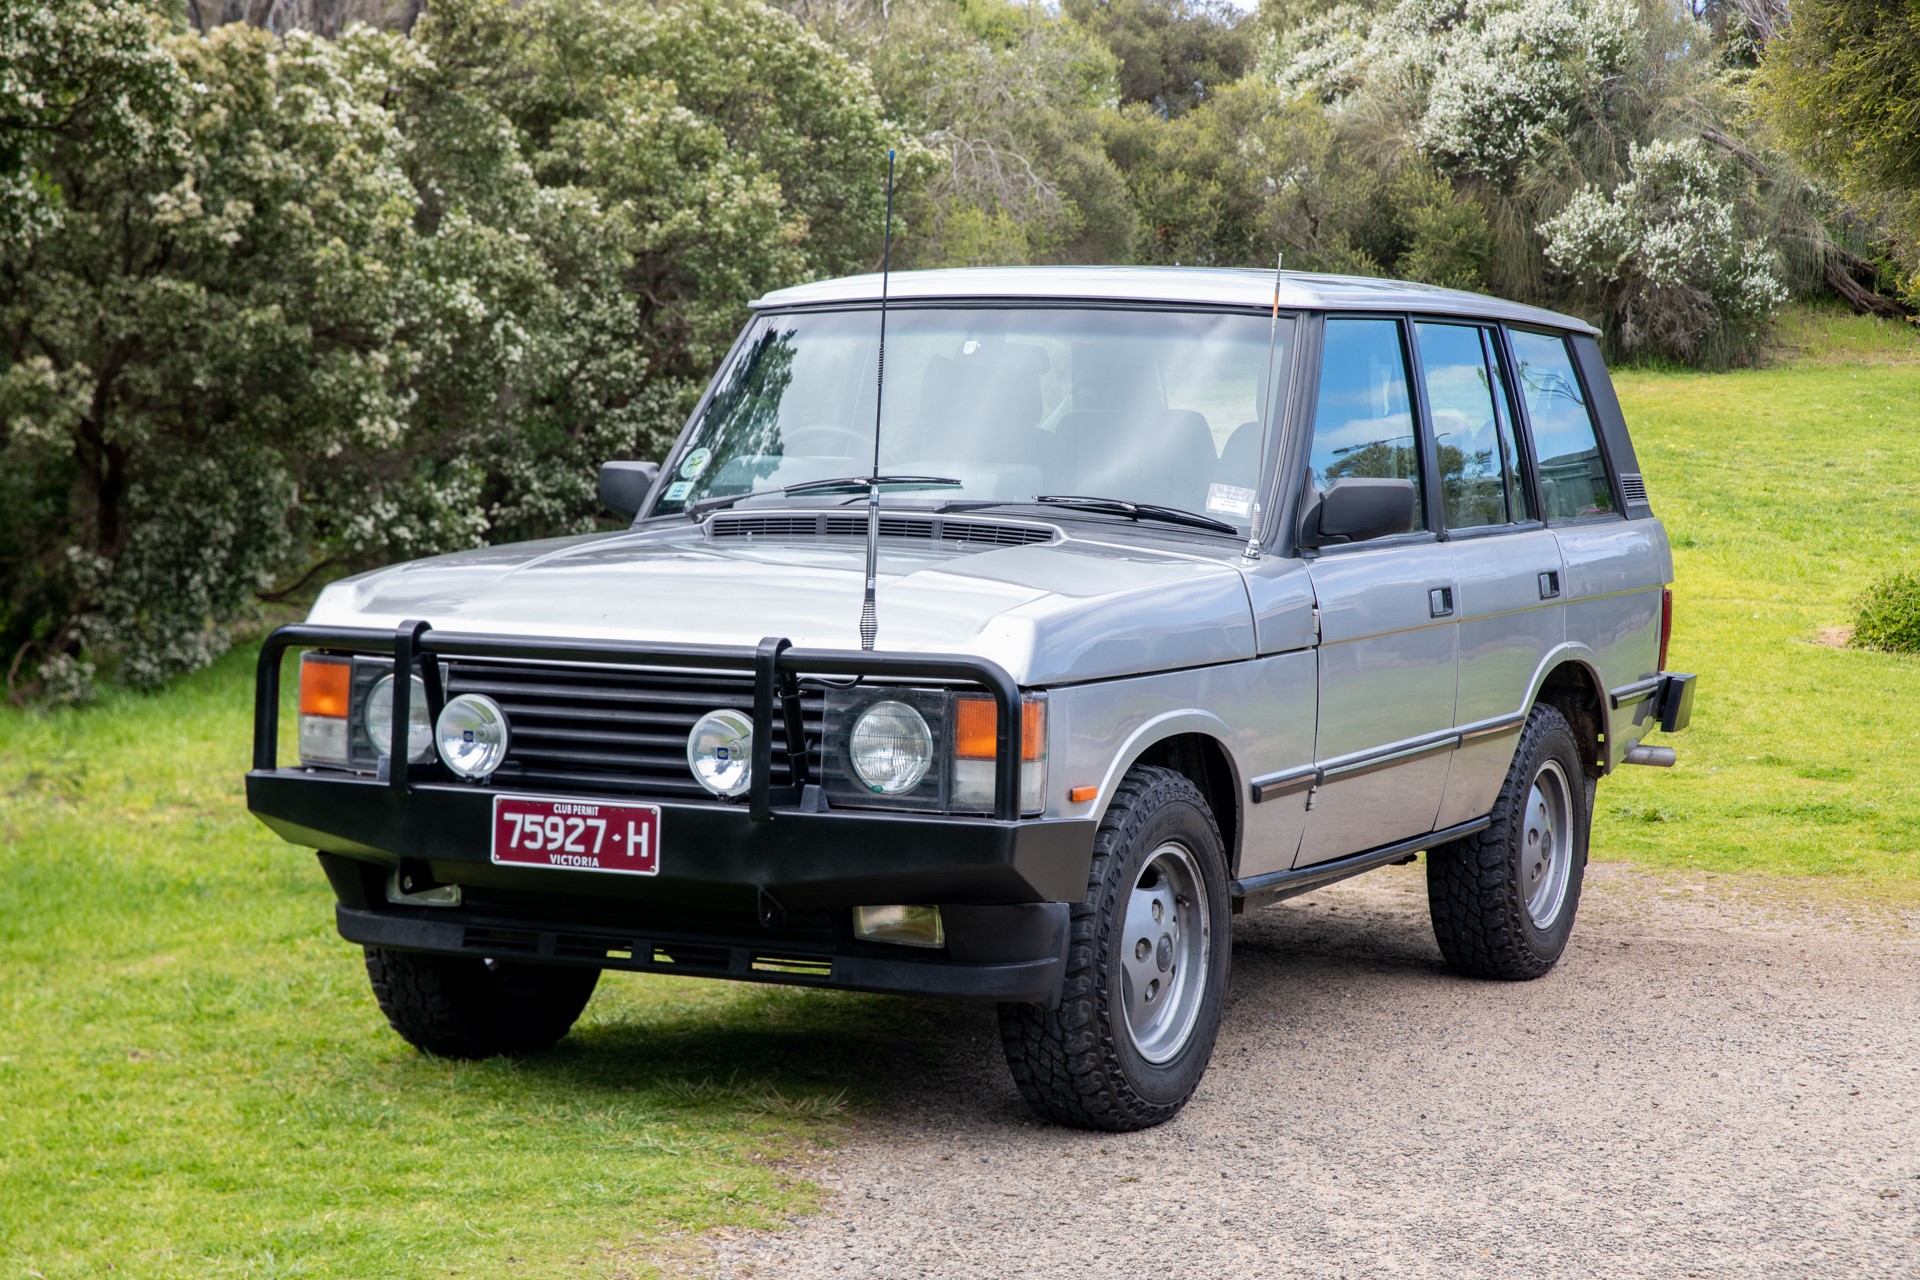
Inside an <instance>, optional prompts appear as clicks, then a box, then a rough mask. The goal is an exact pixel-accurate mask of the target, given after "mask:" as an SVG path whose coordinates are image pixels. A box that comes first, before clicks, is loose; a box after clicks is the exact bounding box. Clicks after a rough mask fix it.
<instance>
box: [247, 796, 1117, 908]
mask: <svg viewBox="0 0 1920 1280" xmlns="http://www.w3.org/2000/svg"><path fill="white" fill-rule="evenodd" d="M493 796H494V793H493V792H492V791H491V790H490V789H488V788H486V787H474V786H466V785H463V784H455V783H419V784H415V785H414V786H411V787H409V788H407V789H406V790H405V791H400V790H396V789H395V788H393V787H390V786H388V785H387V784H386V783H384V782H377V781H374V780H373V779H370V778H362V777H357V776H354V775H350V774H334V773H323V772H321V771H318V770H305V769H273V770H261V769H256V770H254V771H253V772H251V773H249V774H248V775H247V805H248V807H249V808H251V809H252V810H253V812H254V813H255V814H256V815H257V816H258V817H259V818H260V820H261V821H263V822H265V823H266V824H267V826H269V827H271V828H272V829H273V830H274V832H275V833H277V834H278V835H280V836H281V837H282V838H284V839H286V840H288V841H290V842H292V843H294V844H298V845H306V846H308V847H309V848H314V849H324V850H326V851H328V852H330V853H338V854H347V855H350V856H353V857H356V858H360V859H362V860H366V861H370V862H374V863H379V864H383V865H385V866H389V867H397V866H399V865H400V863H401V861H402V860H406V861H408V862H412V863H419V864H424V869H425V870H426V871H427V872H428V875H429V878H430V879H432V880H434V881H437V882H440V883H443V884H458V885H463V886H473V887H481V888H491V889H496V890H506V891H514V890H522V891H526V892H528V893H531V894H534V895H537V896H554V897H559V898H571V897H579V898H582V899H587V900H591V901H595V902H601V903H617V902H628V903H632V904H634V905H635V906H666V905H670V904H672V905H679V906H684V907H687V908H693V909H713V910H719V911H739V912H742V913H743V914H746V915H749V916H751V915H753V914H754V913H755V912H756V911H757V910H758V906H757V904H758V902H759V900H760V898H761V895H762V894H763V893H764V894H765V895H766V896H768V897H770V898H771V899H772V900H773V901H774V902H775V903H776V904H777V905H778V906H779V907H780V908H782V909H784V910H786V911H792V912H805V911H815V910H822V909H827V908H836V907H856V906H864V905H877V904H881V903H892V902H917V903H968V904H989V903H1028V902H1078V901H1079V900H1080V899H1081V898H1082V897H1084V896H1085V895H1086V889H1087V867H1088V864H1089V862H1090V861H1091V860H1092V857H1093V832H1094V825H1095V824H1094V823H1093V822H1092V821H1091V820H1087V819H1068V820H1045V819H1035V820H1026V821H1020V820H1016V821H1012V822H1003V821H1000V820H998V819H993V818H961V817H950V816H944V815H928V814H894V813H874V812H866V811H850V810H832V811H828V812H825V813H808V812H803V811H800V810H797V809H795V810H788V809H773V810H771V811H770V813H769V814H768V816H767V817H766V819H764V820H761V821H756V820H754V818H753V816H752V815H751V813H750V812H749V811H748V810H747V808H746V807H745V806H744V805H737V804H721V803H717V802H716V803H712V804H693V803H673V802H663V803H661V804H660V805H659V808H660V811H661V812H660V873H659V874H658V875H656V876H626V875H597V874H595V873H594V872H592V871H573V870H561V869H547V868H540V867H527V866H503V865H496V864H495V863H494V862H493V861H492V854H491V849H492V832H493ZM552 798H555V799H568V798H575V797H563V796H555V797H552ZM578 798H580V799H592V798H593V797H587V796H582V797H578ZM634 802H635V801H634V799H633V798H632V797H627V798H622V799H617V800H614V801H613V803H620V804H632V803H634Z"/></svg>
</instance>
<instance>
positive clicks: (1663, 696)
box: [1653, 671, 1694, 733]
mask: <svg viewBox="0 0 1920 1280" xmlns="http://www.w3.org/2000/svg"><path fill="white" fill-rule="evenodd" d="M1693 685H1694V678H1693V676H1692V675H1690V674H1686V673H1682V672H1678V671H1663V672H1661V673H1660V687H1659V689H1658V690H1657V691H1656V692H1655V693H1654V695H1653V718H1654V719H1655V720H1658V721H1659V722H1660V732H1662V733H1678V732H1680V731H1681V730H1682V729H1684V728H1686V727H1687V726H1688V725H1689V724H1692V723H1693Z"/></svg>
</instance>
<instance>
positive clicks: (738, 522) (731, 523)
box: [709, 514, 1054, 547]
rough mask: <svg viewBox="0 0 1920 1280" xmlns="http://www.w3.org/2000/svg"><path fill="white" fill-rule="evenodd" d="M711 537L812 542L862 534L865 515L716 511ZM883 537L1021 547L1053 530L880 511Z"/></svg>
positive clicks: (1047, 536) (1047, 537)
mask: <svg viewBox="0 0 1920 1280" xmlns="http://www.w3.org/2000/svg"><path fill="white" fill-rule="evenodd" d="M709 536H711V537H713V538H766V539H778V540H780V541H782V542H812V541H816V540H818V539H822V538H864V537H866V536H867V517H866V516H865V515H864V514H861V515H853V514H845V515H825V514H820V515H796V514H779V515H775V514H766V515H717V516H715V517H713V523H712V525H711V526H710V533H709ZM880 536H881V537H883V538H911V539H916V540H918V541H921V542H953V543H959V544H961V545H963V546H973V547H1023V546H1026V545H1028V544H1029V543H1034V542H1052V541H1053V539H1054V532H1053V530H1051V529H1047V528H1043V527H1041V526H1038V525H1030V524H1002V523H1000V522H999V521H994V520H947V519H943V518H940V517H934V518H932V519H928V518H925V517H919V516H881V517H880Z"/></svg>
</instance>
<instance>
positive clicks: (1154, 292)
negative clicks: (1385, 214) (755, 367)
mask: <svg viewBox="0 0 1920 1280" xmlns="http://www.w3.org/2000/svg"><path fill="white" fill-rule="evenodd" d="M887 292H888V296H889V297H890V298H892V299H893V300H894V301H897V302H909V301H912V302H923V301H933V300H940V299H947V298H1003V299H1007V300H1009V301H1015V300H1021V299H1048V300H1052V299H1073V300H1085V301H1088V302H1160V303H1167V302H1171V303H1182V302H1187V303H1199V304H1202V305H1209V306H1231V307H1256V308H1259V309H1260V310H1263V311H1264V310H1266V309H1267V308H1268V307H1270V306H1272V305H1273V273H1272V272H1271V271H1254V270H1247V269H1243V268H1228V267H963V268H951V269H948V270H943V271H896V272H894V273H893V278H892V280H891V281H890V282H889V284H888V290H887ZM879 300H880V277H879V276H878V275H865V276H842V277H841V278H840V279H838V280H818V281H815V282H814V283H812V284H801V285H795V286H793V287H792V288H790V289H775V290H774V291H773V292H772V293H769V294H767V295H766V296H765V297H763V298H760V299H758V300H756V301H755V302H754V303H753V307H754V309H755V310H759V311H767V310H788V309H791V308H796V307H816V306H833V305H837V304H842V303H860V302H878V301H879ZM1280 305H1281V306H1282V307H1286V308H1296V309H1299V308H1307V309H1315V310H1329V311H1422V312H1428V313H1432V314H1440V315H1466V316H1477V317H1481V318H1483V319H1499V320H1512V321H1517V322H1519V323H1522V324H1537V325H1544V326H1547V327H1550V328H1555V329H1573V330H1577V331H1579V332H1581V333H1597V332H1598V330H1596V329H1595V328H1594V327H1593V326H1592V325H1590V324H1588V323H1587V322H1586V321H1585V320H1581V319H1578V318H1576V317H1574V316H1567V315H1561V314H1560V313H1559V312H1557V311H1548V310H1545V309H1544V308H1541V307H1529V306H1523V305H1521V304H1520V303H1517V302H1507V301H1505V300H1503V299H1500V298H1490V297H1488V296H1486V295H1485V294H1481V293H1466V292H1463V291H1461V290H1459V289H1441V288H1438V287H1436V286H1434V285H1430V284H1413V283H1411V282H1409V281H1406V280H1377V279H1373V278H1371V277H1367V276H1323V275H1314V274H1311V273H1308V272H1302V271H1283V272H1281V274H1280Z"/></svg>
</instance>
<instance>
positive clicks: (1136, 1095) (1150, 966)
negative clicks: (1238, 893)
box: [1000, 765, 1232, 1132]
mask: <svg viewBox="0 0 1920 1280" xmlns="http://www.w3.org/2000/svg"><path fill="white" fill-rule="evenodd" d="M1229 908H1230V904H1229V902H1228V897H1227V877H1226V855H1225V849H1224V847H1223V844H1222V841H1221V839H1220V829H1219V826H1218V824H1216V823H1215V821H1214V818H1213V813H1212V811H1211V810H1209V809H1208V807H1207V802H1206V800H1205V799H1204V798H1203V797H1202V796H1201V795H1200V792H1199V790H1198V789H1197V788H1196V787H1195V786H1194V785H1193V783H1192V782H1191V781H1189V780H1188V779H1187V778H1185V777H1184V776H1182V775H1181V774H1178V773H1175V772H1173V771H1172V770H1171V769H1162V768H1157V767H1154V766H1148V765H1142V766H1138V767H1136V768H1135V769H1133V770H1132V771H1131V772H1129V773H1128V774H1127V776H1126V778H1125V779H1124V780H1123V781H1122V782H1121V784H1120V787H1119V790H1118V792H1117V793H1116V794H1115V796H1114V799H1113V803H1112V805H1110V806H1109V807H1108V809H1107V813H1106V816H1105V817H1104V818H1103V819H1102V820H1101V823H1100V829H1099V832H1098V834H1096V835H1095V837H1094V853H1093V863H1092V866H1091V868H1090V871H1089V875H1088V884H1087V898H1086V901H1084V902H1081V903H1076V904H1074V907H1073V925H1072V937H1071V941H1070V943H1069V948H1068V953H1067V973H1066V982H1065V988H1064V991H1063V994H1062V999H1061V1002H1060V1007H1059V1008H1057V1009H1042V1008H1039V1007H1037V1006H1035V1005H1029V1004H1003V1005H1001V1006H1000V1036H1001V1043H1002V1045H1003V1047H1004V1048H1005V1050H1006V1055H1007V1065H1008V1067H1009V1068H1010V1069H1011V1070H1012V1072H1013V1079H1014V1083H1015V1084H1016V1085H1018V1086H1019V1089H1020V1093H1021V1096H1022V1097H1024V1098H1025V1099H1026V1100H1027V1104H1028V1105H1029V1106H1031V1107H1032V1108H1033V1109H1034V1110H1035V1111H1037V1112H1038V1113H1039V1114H1041V1115H1042V1116H1045V1117H1046V1118H1047V1119H1049V1120H1053V1121H1056V1122H1058V1123H1060V1124H1067V1125H1073V1126H1075V1127H1076V1128H1082V1129H1106V1130H1111V1131H1115V1132H1123V1131H1127V1130H1133V1129H1145V1128H1149V1127H1151V1126H1153V1125H1156V1124H1160V1123H1161V1122H1163V1121H1165V1120H1168V1119H1170V1118H1172V1117H1173V1116H1174V1115H1175V1114H1176V1113H1177V1112H1178V1111H1179V1110H1180V1108H1182V1107H1183V1106H1185V1105H1186V1103H1187V1099H1188V1098H1190V1097H1192V1096H1193V1091H1194V1089H1195V1088H1196V1087H1197V1086H1198V1085H1199V1083H1200V1077H1201V1076H1202V1075H1203V1074H1205V1072H1206V1069H1207V1061H1208V1059H1210V1058H1211V1057H1212V1056H1213V1042H1214V1038H1215V1036H1216V1035H1217V1034H1218V1032H1219V1029H1220V1010H1221V1006H1222V1004H1223V1003H1224V1001H1225V997H1226V989H1227V962H1228V958H1229V956H1230V954H1231V943H1232V938H1231V934H1230V929H1231V916H1230V914H1229Z"/></svg>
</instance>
